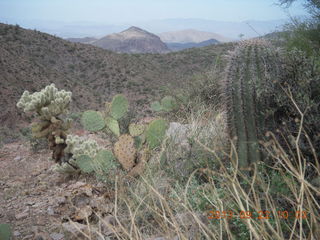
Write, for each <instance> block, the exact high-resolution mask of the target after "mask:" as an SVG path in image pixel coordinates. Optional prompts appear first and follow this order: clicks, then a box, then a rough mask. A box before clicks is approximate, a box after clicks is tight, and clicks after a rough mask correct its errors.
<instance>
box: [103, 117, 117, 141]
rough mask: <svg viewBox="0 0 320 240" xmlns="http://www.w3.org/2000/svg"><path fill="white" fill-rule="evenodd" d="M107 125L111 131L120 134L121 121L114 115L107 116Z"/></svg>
mask: <svg viewBox="0 0 320 240" xmlns="http://www.w3.org/2000/svg"><path fill="white" fill-rule="evenodd" d="M106 125H107V127H108V128H109V129H110V130H111V132H113V133H114V135H116V136H117V137H119V136H120V127H119V123H118V121H117V120H115V119H114V118H112V117H107V118H106Z"/></svg>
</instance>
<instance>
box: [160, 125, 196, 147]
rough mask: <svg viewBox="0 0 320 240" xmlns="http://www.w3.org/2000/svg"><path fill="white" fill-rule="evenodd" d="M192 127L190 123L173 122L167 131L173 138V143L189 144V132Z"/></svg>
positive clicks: (168, 135)
mask: <svg viewBox="0 0 320 240" xmlns="http://www.w3.org/2000/svg"><path fill="white" fill-rule="evenodd" d="M190 128H191V125H190V124H181V123H178V122H171V123H170V125H169V128H168V130H167V132H166V135H167V137H169V138H171V140H172V141H173V144H179V145H189V142H188V133H189V131H190Z"/></svg>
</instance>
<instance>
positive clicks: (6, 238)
mask: <svg viewBox="0 0 320 240" xmlns="http://www.w3.org/2000/svg"><path fill="white" fill-rule="evenodd" d="M11 236H12V233H11V227H10V225H9V224H0V239H1V240H10V239H11Z"/></svg>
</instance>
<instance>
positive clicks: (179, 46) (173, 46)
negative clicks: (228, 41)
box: [166, 39, 219, 51]
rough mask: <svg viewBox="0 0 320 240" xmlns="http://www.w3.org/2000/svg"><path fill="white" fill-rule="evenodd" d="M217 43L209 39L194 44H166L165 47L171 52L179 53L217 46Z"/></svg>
mask: <svg viewBox="0 0 320 240" xmlns="http://www.w3.org/2000/svg"><path fill="white" fill-rule="evenodd" d="M218 43H219V41H217V40H216V39H209V40H206V41H203V42H199V43H194V42H189V43H175V42H173V43H171V42H170V43H166V45H167V46H168V48H169V49H170V50H172V51H181V50H184V49H188V48H200V47H206V46H209V45H212V44H218Z"/></svg>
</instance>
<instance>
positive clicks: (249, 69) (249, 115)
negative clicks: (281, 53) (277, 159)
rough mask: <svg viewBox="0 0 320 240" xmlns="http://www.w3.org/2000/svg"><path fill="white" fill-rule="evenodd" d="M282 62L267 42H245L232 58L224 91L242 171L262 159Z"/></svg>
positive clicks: (232, 136)
mask: <svg viewBox="0 0 320 240" xmlns="http://www.w3.org/2000/svg"><path fill="white" fill-rule="evenodd" d="M278 59H279V58H278V54H277V51H276V50H275V49H274V48H273V47H272V46H271V45H270V44H269V43H268V42H266V41H263V40H250V41H244V42H242V43H240V44H239V46H238V47H236V49H235V50H234V52H232V53H231V54H230V55H229V65H228V67H227V70H226V78H225V82H224V84H223V88H224V90H223V92H224V94H225V96H226V106H227V116H228V124H229V129H230V136H231V138H232V139H234V140H235V144H236V149H237V154H238V160H239V166H240V168H246V167H248V166H249V165H250V164H251V163H253V162H254V161H259V160H261V153H260V150H259V143H258V141H259V140H260V139H261V138H262V136H263V134H264V133H265V131H266V129H268V127H269V126H271V125H272V121H270V118H269V116H271V115H272V113H270V112H268V110H269V106H270V105H271V104H272V101H273V100H272V95H273V93H274V90H275V87H274V86H275V84H276V82H277V79H278V76H279V67H280V65H281V64H279V62H280V61H279V60H278Z"/></svg>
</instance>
